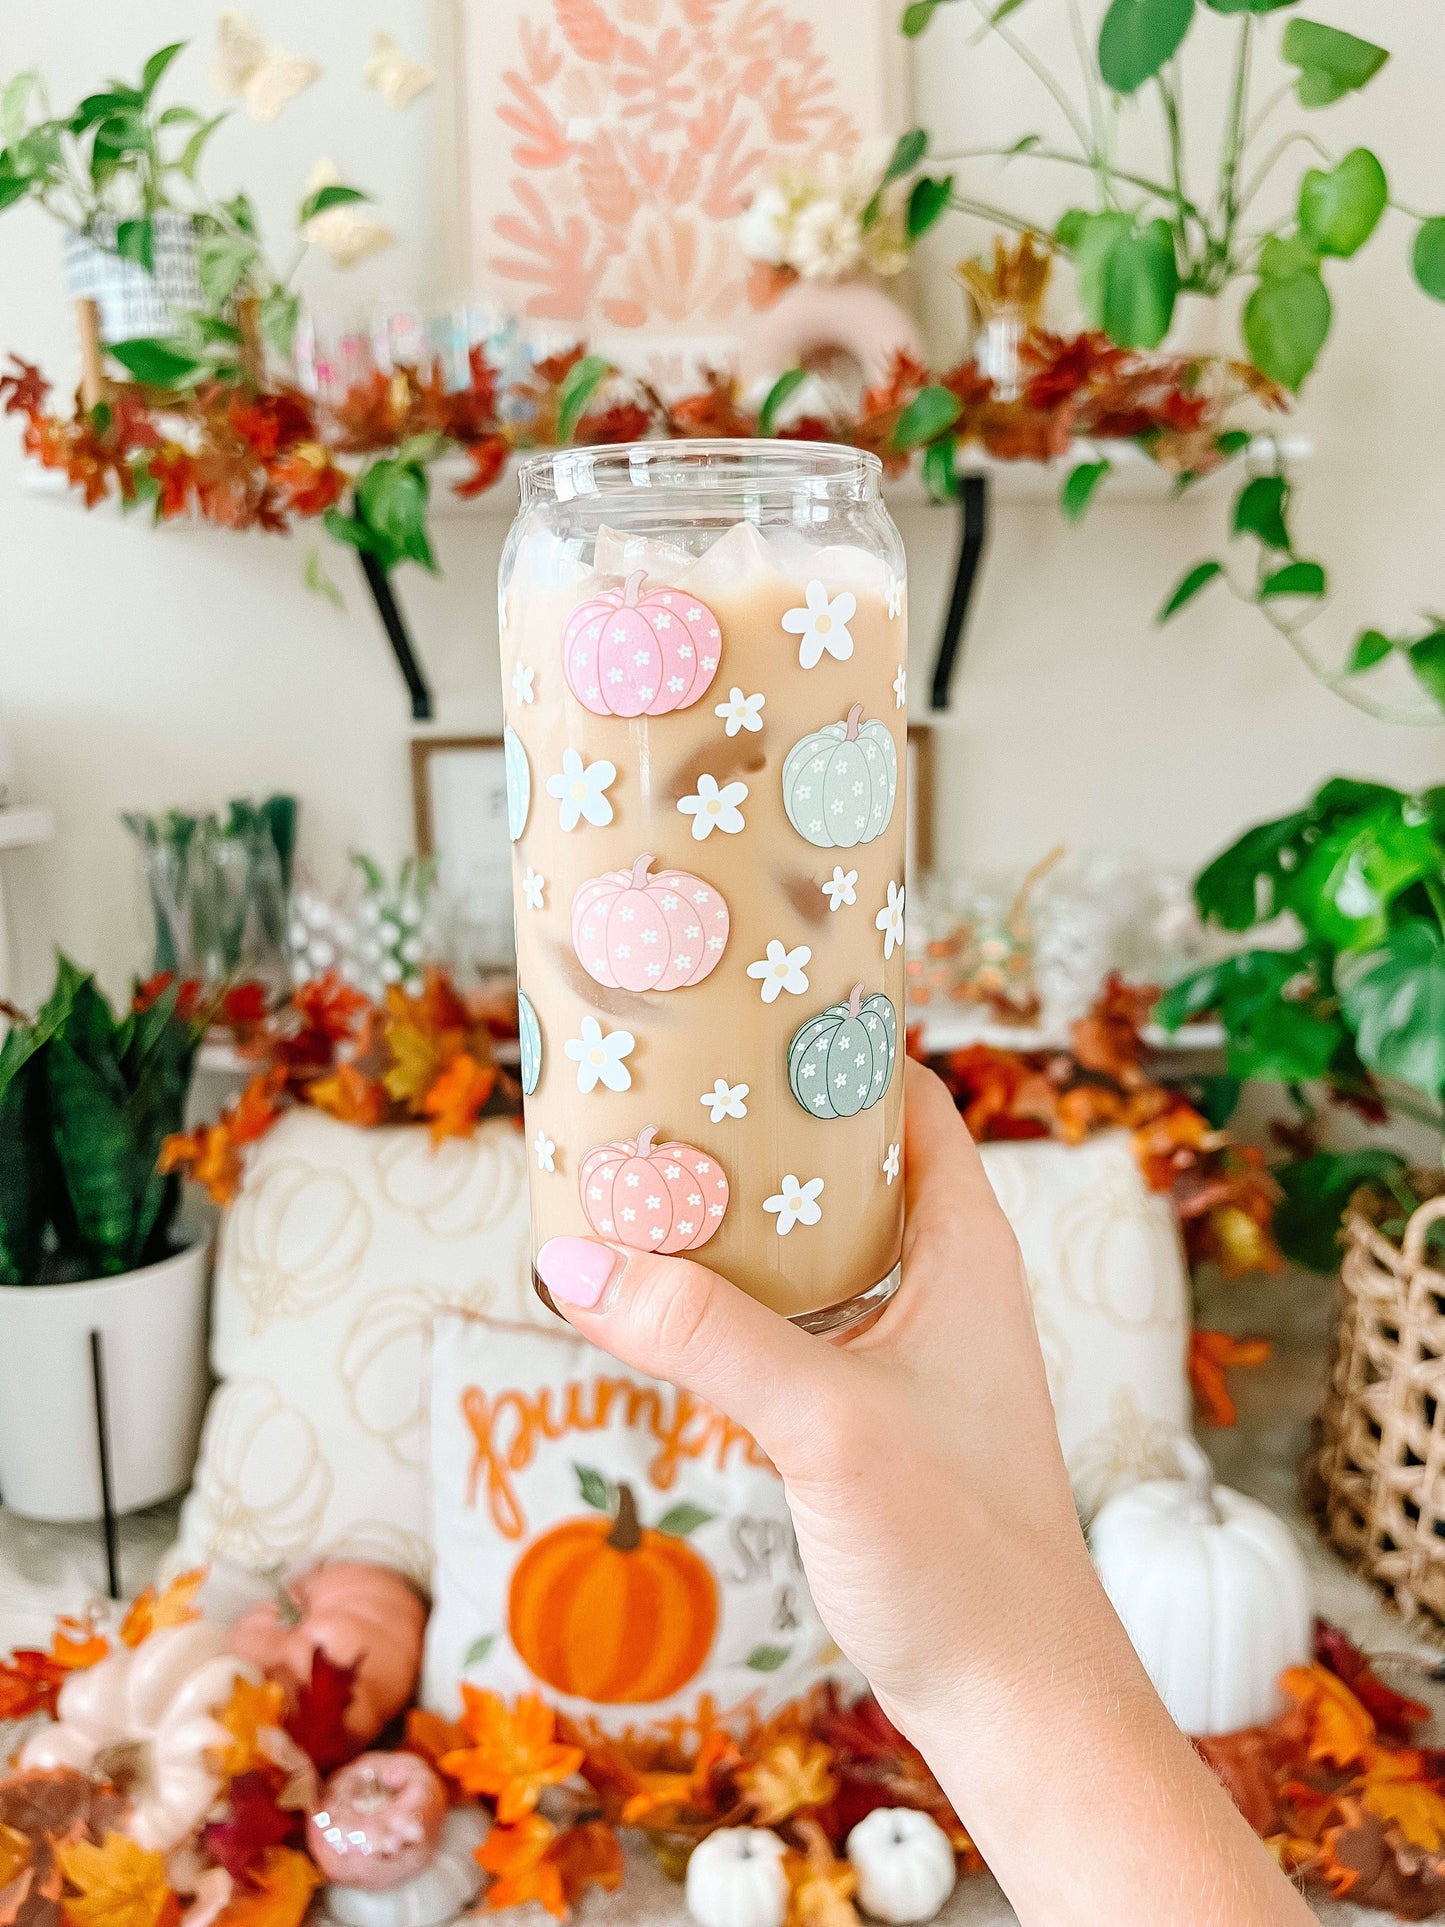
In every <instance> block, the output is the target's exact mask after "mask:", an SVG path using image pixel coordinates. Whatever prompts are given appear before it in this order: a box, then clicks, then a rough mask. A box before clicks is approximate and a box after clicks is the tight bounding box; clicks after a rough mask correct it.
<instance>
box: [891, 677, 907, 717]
mask: <svg viewBox="0 0 1445 1927" xmlns="http://www.w3.org/2000/svg"><path fill="white" fill-rule="evenodd" d="M907 701H908V671H907V670H906V669H900V670H899V671H898V674H897V675H896V676H895V677H894V678H893V707H894V708H895V709H902V707H903V705H904V704H905V703H906V702H907Z"/></svg>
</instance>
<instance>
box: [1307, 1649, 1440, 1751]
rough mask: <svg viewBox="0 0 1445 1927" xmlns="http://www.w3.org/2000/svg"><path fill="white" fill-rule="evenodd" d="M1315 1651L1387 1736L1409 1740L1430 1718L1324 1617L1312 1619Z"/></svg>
mask: <svg viewBox="0 0 1445 1927" xmlns="http://www.w3.org/2000/svg"><path fill="white" fill-rule="evenodd" d="M1314 1653H1315V1658H1316V1659H1317V1660H1318V1661H1319V1662H1320V1664H1321V1665H1322V1666H1328V1667H1329V1669H1330V1671H1331V1672H1332V1673H1334V1674H1336V1675H1337V1676H1338V1677H1339V1678H1340V1679H1342V1680H1343V1681H1344V1682H1345V1684H1346V1686H1348V1687H1349V1689H1350V1691H1351V1692H1352V1693H1353V1694H1354V1696H1355V1698H1356V1699H1357V1700H1358V1701H1359V1702H1360V1704H1361V1706H1363V1707H1364V1708H1365V1710H1366V1712H1367V1713H1369V1714H1370V1716H1371V1718H1372V1719H1373V1720H1374V1722H1375V1725H1376V1726H1377V1728H1378V1729H1379V1731H1380V1732H1381V1733H1383V1734H1384V1735H1385V1736H1386V1737H1387V1738H1388V1739H1392V1740H1399V1741H1401V1742H1403V1743H1406V1744H1408V1742H1409V1740H1410V1738H1411V1736H1412V1734H1413V1733H1414V1731H1415V1728H1416V1727H1417V1726H1423V1725H1425V1724H1426V1722H1427V1721H1428V1720H1429V1718H1430V1708H1429V1707H1428V1706H1426V1705H1424V1704H1423V1702H1422V1701H1420V1700H1413V1699H1407V1698H1406V1696H1405V1695H1404V1694H1403V1693H1397V1692H1396V1691H1395V1690H1394V1688H1393V1687H1391V1686H1387V1685H1386V1684H1385V1682H1384V1681H1383V1680H1382V1679H1381V1678H1379V1676H1378V1675H1377V1674H1376V1673H1375V1671H1374V1669H1373V1668H1372V1666H1371V1665H1370V1662H1369V1660H1368V1659H1367V1658H1366V1656H1365V1654H1364V1653H1362V1652H1361V1651H1360V1649H1359V1647H1358V1646H1357V1645H1356V1644H1355V1643H1354V1641H1353V1640H1352V1639H1351V1638H1350V1637H1349V1635H1348V1634H1347V1633H1343V1632H1341V1631H1340V1629H1339V1627H1338V1626H1332V1625H1331V1624H1330V1623H1329V1621H1328V1620H1327V1619H1317V1620H1316V1621H1315V1631H1314Z"/></svg>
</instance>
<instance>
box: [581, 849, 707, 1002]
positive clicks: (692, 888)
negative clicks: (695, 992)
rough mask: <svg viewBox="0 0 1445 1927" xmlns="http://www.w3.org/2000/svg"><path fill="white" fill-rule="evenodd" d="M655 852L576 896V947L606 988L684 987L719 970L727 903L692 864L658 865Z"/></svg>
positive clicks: (591, 973)
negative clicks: (684, 867)
mask: <svg viewBox="0 0 1445 1927" xmlns="http://www.w3.org/2000/svg"><path fill="white" fill-rule="evenodd" d="M652 861H653V859H652V858H651V856H648V855H643V856H640V857H638V859H637V861H636V862H635V863H634V864H633V866H632V868H631V869H630V870H608V871H606V872H605V873H604V874H603V875H602V876H600V877H592V878H591V879H590V880H589V881H588V882H586V883H583V884H581V885H579V887H578V890H577V894H576V895H575V896H574V897H573V899H572V947H573V949H574V950H575V951H576V952H577V957H578V961H579V962H580V963H581V965H582V968H583V969H584V970H585V971H586V972H587V974H588V975H589V976H590V977H595V978H596V979H597V982H598V983H599V984H605V985H606V987H607V989H608V990H682V989H683V988H685V986H687V985H688V984H700V983H701V982H702V980H703V978H704V977H706V976H707V975H709V973H710V972H711V971H713V970H714V969H716V967H717V965H718V963H719V962H720V961H721V958H722V953H723V951H724V949H725V948H726V947H727V940H728V928H729V924H730V919H729V917H728V907H727V905H726V904H725V903H724V902H723V900H722V898H721V897H720V896H719V895H718V893H717V891H716V890H714V889H713V887H712V885H711V884H710V883H704V882H703V880H702V878H701V877H695V876H693V875H692V873H691V871H688V870H659V871H658V872H657V874H656V875H655V876H650V875H649V874H648V872H649V871H650V870H651V868H652Z"/></svg>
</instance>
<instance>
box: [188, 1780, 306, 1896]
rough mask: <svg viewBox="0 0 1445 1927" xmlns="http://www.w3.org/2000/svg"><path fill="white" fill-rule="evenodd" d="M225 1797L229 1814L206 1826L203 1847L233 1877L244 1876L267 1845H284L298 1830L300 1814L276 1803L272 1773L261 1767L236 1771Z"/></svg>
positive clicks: (255, 1863) (239, 1877)
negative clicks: (258, 1769) (228, 1801)
mask: <svg viewBox="0 0 1445 1927" xmlns="http://www.w3.org/2000/svg"><path fill="white" fill-rule="evenodd" d="M227 1798H228V1799H229V1800H230V1803H231V1814H230V1818H229V1819H227V1820H217V1821H216V1822H214V1823H213V1824H212V1825H211V1826H209V1827H207V1828H206V1831H205V1834H204V1836H203V1838H204V1841H205V1846H206V1851H207V1852H208V1853H209V1854H210V1855H211V1857H212V1859H214V1860H217V1861H219V1863H220V1864H221V1866H223V1867H224V1868H225V1869H226V1871H227V1873H229V1874H230V1875H231V1876H232V1877H233V1878H234V1879H236V1880H244V1879H245V1878H246V1875H247V1874H248V1873H249V1871H250V1869H251V1868H252V1867H254V1866H256V1865H257V1864H258V1863H259V1862H260V1861H261V1859H262V1857H263V1856H264V1854H265V1852H266V1849H267V1848H268V1847H284V1846H286V1845H288V1844H289V1843H290V1842H291V1841H292V1840H293V1839H295V1838H297V1837H298V1836H299V1834H300V1828H301V1815H300V1813H299V1812H288V1811H286V1810H285V1809H284V1808H282V1807H280V1806H278V1805H277V1803H276V1784H275V1780H274V1778H273V1776H272V1775H271V1774H270V1773H267V1772H264V1771H256V1772H250V1773H239V1774H237V1776H236V1778H235V1779H234V1780H232V1781H231V1784H230V1787H229V1790H228V1793H227Z"/></svg>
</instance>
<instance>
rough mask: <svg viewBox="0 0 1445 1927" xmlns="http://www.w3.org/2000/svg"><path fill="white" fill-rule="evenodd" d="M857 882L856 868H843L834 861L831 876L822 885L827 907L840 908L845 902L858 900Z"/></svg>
mask: <svg viewBox="0 0 1445 1927" xmlns="http://www.w3.org/2000/svg"><path fill="white" fill-rule="evenodd" d="M857 882H858V872H857V871H856V870H845V869H844V868H843V866H842V864H841V863H835V864H834V865H833V874H832V876H830V877H829V879H828V881H827V882H826V883H825V884H823V886H822V890H823V895H824V896H825V897H826V898H827V899H828V908H829V909H830V910H841V909H842V908H843V905H844V904H845V903H856V902H857V901H858V891H857V888H856V885H857Z"/></svg>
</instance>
